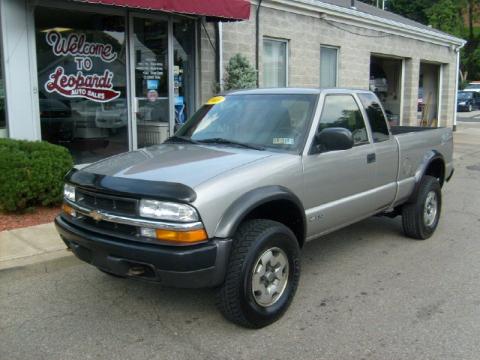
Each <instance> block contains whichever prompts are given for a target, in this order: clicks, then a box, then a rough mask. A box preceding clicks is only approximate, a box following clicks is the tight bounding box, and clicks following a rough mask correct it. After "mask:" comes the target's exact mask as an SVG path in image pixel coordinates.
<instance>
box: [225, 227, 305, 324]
mask: <svg viewBox="0 0 480 360" xmlns="http://www.w3.org/2000/svg"><path fill="white" fill-rule="evenodd" d="M299 278H300V248H299V245H298V241H297V239H296V237H295V235H294V234H293V233H292V231H291V230H290V229H289V228H287V227H286V226H285V225H283V224H281V223H278V222H276V221H271V220H251V221H247V222H245V223H244V224H242V225H241V226H240V227H239V229H238V231H237V233H236V234H235V236H234V243H233V248H232V252H231V255H230V259H229V264H228V268H227V274H226V277H225V282H224V284H223V285H222V286H221V287H220V288H219V290H218V293H217V306H218V308H219V310H220V311H221V312H222V314H223V315H224V316H225V317H226V318H227V319H228V320H230V321H232V322H234V323H236V324H238V325H241V326H244V327H248V328H261V327H264V326H267V325H269V324H271V323H273V322H275V321H277V320H278V319H279V318H280V317H281V316H282V315H283V314H284V313H285V311H286V310H287V308H288V307H289V305H290V303H291V302H292V299H293V297H294V295H295V291H296V289H297V285H298V281H299Z"/></svg>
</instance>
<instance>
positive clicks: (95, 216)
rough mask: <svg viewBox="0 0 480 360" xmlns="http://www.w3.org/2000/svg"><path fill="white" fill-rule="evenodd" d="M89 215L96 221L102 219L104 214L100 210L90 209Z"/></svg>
mask: <svg viewBox="0 0 480 360" xmlns="http://www.w3.org/2000/svg"><path fill="white" fill-rule="evenodd" d="M88 215H89V216H90V217H91V218H92V219H93V220H95V221H100V220H102V219H103V216H102V214H100V212H99V211H97V210H93V211H90V213H89V214H88Z"/></svg>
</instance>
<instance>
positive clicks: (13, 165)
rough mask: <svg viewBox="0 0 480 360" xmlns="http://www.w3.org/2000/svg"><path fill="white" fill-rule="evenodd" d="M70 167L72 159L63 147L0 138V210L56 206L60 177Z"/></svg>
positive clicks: (58, 198) (61, 183) (59, 193)
mask: <svg viewBox="0 0 480 360" xmlns="http://www.w3.org/2000/svg"><path fill="white" fill-rule="evenodd" d="M72 166H73V160H72V156H71V155H70V153H69V152H68V150H67V149H66V148H64V147H61V146H57V145H52V144H49V143H47V142H40V141H35V142H32V141H23V140H13V139H0V210H2V211H22V210H25V209H27V208H29V207H32V206H35V205H44V206H48V205H53V204H58V203H60V202H61V200H62V187H63V177H64V176H65V174H66V173H67V172H68V170H70V168H71V167H72Z"/></svg>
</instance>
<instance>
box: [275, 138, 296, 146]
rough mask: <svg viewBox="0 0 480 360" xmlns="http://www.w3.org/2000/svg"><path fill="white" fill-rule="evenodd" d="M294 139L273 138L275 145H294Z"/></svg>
mask: <svg viewBox="0 0 480 360" xmlns="http://www.w3.org/2000/svg"><path fill="white" fill-rule="evenodd" d="M294 144H295V140H294V139H293V138H273V145H294Z"/></svg>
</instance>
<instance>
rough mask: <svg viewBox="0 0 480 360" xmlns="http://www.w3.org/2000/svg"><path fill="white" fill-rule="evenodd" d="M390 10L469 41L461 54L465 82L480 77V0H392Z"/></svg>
mask: <svg viewBox="0 0 480 360" xmlns="http://www.w3.org/2000/svg"><path fill="white" fill-rule="evenodd" d="M387 4H388V10H390V11H392V12H395V13H397V14H399V15H402V16H405V17H407V18H409V19H412V20H415V21H418V22H420V23H422V24H425V25H432V26H433V27H434V28H436V29H439V30H442V31H444V32H447V33H449V34H452V35H454V36H457V37H460V38H463V39H465V40H467V44H466V46H465V47H464V48H463V49H462V53H461V65H460V68H461V73H462V81H466V80H465V79H467V78H468V79H470V80H480V51H479V47H480V32H479V31H478V29H477V28H475V24H476V23H478V20H479V11H478V6H479V1H478V0H415V1H412V0H389V1H388V3H387Z"/></svg>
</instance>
